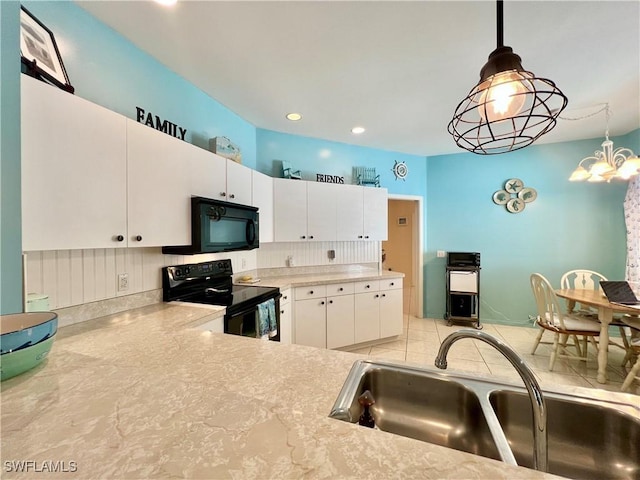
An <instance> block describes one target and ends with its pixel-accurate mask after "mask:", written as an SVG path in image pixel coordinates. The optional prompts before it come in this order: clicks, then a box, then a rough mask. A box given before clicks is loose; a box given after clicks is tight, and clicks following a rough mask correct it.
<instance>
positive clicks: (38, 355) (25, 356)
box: [0, 335, 55, 381]
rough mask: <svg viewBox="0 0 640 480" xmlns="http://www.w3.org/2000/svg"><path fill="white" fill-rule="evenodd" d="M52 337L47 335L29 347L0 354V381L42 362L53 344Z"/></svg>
mask: <svg viewBox="0 0 640 480" xmlns="http://www.w3.org/2000/svg"><path fill="white" fill-rule="evenodd" d="M54 338H55V335H54V336H53V337H49V338H47V339H46V340H43V341H41V342H39V343H36V344H35V345H31V346H30V347H26V348H22V349H20V350H16V351H15V352H11V353H5V354H4V355H1V356H0V381H5V380H7V379H8V378H11V377H15V376H16V375H20V374H21V373H24V372H26V371H28V370H31V369H32V368H33V367H35V366H36V365H38V364H39V363H40V362H42V361H43V360H44V359H45V358H47V355H48V354H49V350H51V346H52V345H53V340H54Z"/></svg>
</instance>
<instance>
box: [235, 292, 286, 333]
mask: <svg viewBox="0 0 640 480" xmlns="http://www.w3.org/2000/svg"><path fill="white" fill-rule="evenodd" d="M267 301H268V300H267ZM273 301H274V306H275V310H273V314H274V315H275V323H276V332H275V334H274V335H272V336H271V335H269V340H271V341H275V342H279V341H280V294H278V296H277V297H275V298H273ZM259 305H260V304H256V303H252V304H250V305H241V306H239V307H238V308H234V309H227V314H226V315H225V316H224V333H228V334H231V335H241V336H243V337H252V338H261V337H262V335H261V334H260V307H259Z"/></svg>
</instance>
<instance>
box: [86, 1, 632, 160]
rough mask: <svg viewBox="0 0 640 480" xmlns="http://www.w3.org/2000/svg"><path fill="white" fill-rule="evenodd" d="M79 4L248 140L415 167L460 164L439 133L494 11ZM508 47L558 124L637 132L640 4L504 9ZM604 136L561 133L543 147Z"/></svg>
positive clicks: (406, 5)
mask: <svg viewBox="0 0 640 480" xmlns="http://www.w3.org/2000/svg"><path fill="white" fill-rule="evenodd" d="M76 3H77V4H78V5H80V6H81V7H82V8H84V9H86V10H87V11H88V12H89V13H91V14H92V15H94V16H95V17H97V18H98V19H100V20H101V21H103V22H104V23H106V24H107V25H109V26H111V27H112V28H113V29H115V30H116V31H118V32H119V33H121V34H122V35H123V36H124V37H126V38H128V39H129V40H131V41H132V42H133V43H134V44H135V45H137V46H138V47H139V48H141V49H142V50H144V51H146V52H148V53H149V54H151V55H152V56H153V57H155V58H157V59H158V60H159V61H160V62H162V63H163V64H164V65H166V66H167V67H168V68H170V69H171V70H173V71H174V72H176V73H178V74H180V75H181V76H183V77H184V78H186V79H187V80H189V81H190V82H191V83H193V84H195V85H196V86H198V87H199V88H200V89H202V90H203V91H204V92H206V93H208V94H209V95H210V96H211V97H213V98H215V99H216V100H218V101H219V102H220V103H222V104H224V105H225V106H227V107H228V108H229V109H231V110H232V111H234V112H235V113H237V114H238V115H240V116H241V117H242V118H244V119H245V120H247V121H249V122H251V123H252V124H254V125H255V126H256V127H259V128H265V129H270V130H276V131H280V132H286V133H292V134H296V135H304V136H309V137H316V138H323V139H328V140H333V141H339V142H345V143H352V144H357V145H364V146H370V147H375V148H380V149H385V150H392V151H397V152H405V153H412V154H417V155H437V154H444V153H453V152H460V151H462V150H460V149H459V148H458V147H457V146H456V145H455V143H454V142H453V139H452V138H451V137H450V135H449V134H448V133H447V124H448V123H449V121H450V120H451V116H452V114H453V112H454V110H455V108H456V106H457V105H458V103H459V102H460V101H461V100H462V99H463V97H464V96H466V95H467V93H468V92H469V90H470V89H471V88H472V87H473V86H474V85H475V84H476V83H477V81H478V79H479V72H480V68H481V67H482V66H483V65H484V63H485V62H486V60H487V56H488V55H489V53H491V51H492V50H493V49H494V48H495V47H496V18H495V15H496V7H495V2H493V1H489V2H487V1H471V2H468V1H467V2H461V1H451V0H450V1H415V2H408V1H399V0H397V1H348V2H337V1H327V0H325V1H294V2H285V1H253V2H245V1H227V2H221V1H184V0H178V3H177V5H175V6H173V7H171V8H167V7H163V6H161V5H158V4H156V3H155V2H150V1H126V2H125V1H123V2H113V1H100V0H98V1H77V2H76ZM504 43H505V45H509V46H511V47H512V48H513V49H514V51H515V53H517V54H518V55H520V56H521V57H522V64H523V67H524V68H525V69H526V70H529V71H531V72H534V73H535V74H536V75H537V76H539V77H545V78H549V79H551V80H553V81H554V82H556V84H557V85H558V87H559V88H560V89H561V90H562V91H563V92H564V94H565V95H566V96H567V97H568V98H569V105H568V107H567V109H566V110H565V111H564V112H563V114H562V116H563V117H571V118H576V117H581V116H585V115H588V114H590V113H593V112H595V111H597V110H598V109H599V108H600V104H602V103H605V102H608V103H609V104H610V107H611V111H612V117H611V121H610V134H611V135H612V136H616V135H623V134H626V133H628V132H630V131H632V130H634V129H636V128H639V127H640V1H638V0H633V1H626V2H621V1H599V2H595V1H587V2H584V1H580V2H578V1H526V2H525V1H515V0H513V1H507V2H505V4H504ZM292 111H295V112H300V113H301V114H302V115H303V117H304V118H303V119H302V121H300V122H296V123H294V122H290V121H288V120H286V119H285V114H286V113H288V112H292ZM355 125H361V126H363V127H365V128H366V129H367V131H366V132H365V133H364V134H363V135H360V136H354V135H353V134H352V133H351V131H350V130H351V128H352V127H353V126H355ZM604 130H605V115H604V113H600V114H598V115H595V116H592V117H590V118H588V119H583V120H580V121H568V120H560V121H559V123H558V126H556V128H555V129H554V130H553V131H552V132H550V133H549V134H547V135H545V136H544V137H542V138H541V139H540V140H538V143H550V142H560V141H567V140H577V139H585V138H599V137H604Z"/></svg>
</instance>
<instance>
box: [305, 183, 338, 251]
mask: <svg viewBox="0 0 640 480" xmlns="http://www.w3.org/2000/svg"><path fill="white" fill-rule="evenodd" d="M340 186H341V185H336V184H332V183H319V182H307V240H311V241H333V240H335V239H336V235H337V231H336V209H337V205H336V202H337V194H338V189H339V188H340Z"/></svg>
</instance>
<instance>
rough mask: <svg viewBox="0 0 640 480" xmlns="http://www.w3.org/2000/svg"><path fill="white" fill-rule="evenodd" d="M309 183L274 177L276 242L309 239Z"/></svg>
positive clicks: (274, 227)
mask: <svg viewBox="0 0 640 480" xmlns="http://www.w3.org/2000/svg"><path fill="white" fill-rule="evenodd" d="M307 183H308V182H305V181H303V180H288V179H285V178H274V179H273V217H274V224H273V229H274V230H273V236H274V241H276V242H300V241H305V240H306V239H307Z"/></svg>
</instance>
